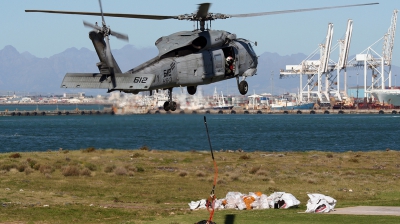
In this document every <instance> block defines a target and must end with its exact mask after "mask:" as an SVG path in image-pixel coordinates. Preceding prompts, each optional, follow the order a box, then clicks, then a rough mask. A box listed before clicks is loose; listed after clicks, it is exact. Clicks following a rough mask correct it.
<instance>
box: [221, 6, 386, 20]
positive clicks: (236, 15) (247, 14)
mask: <svg viewBox="0 0 400 224" xmlns="http://www.w3.org/2000/svg"><path fill="white" fill-rule="evenodd" d="M377 4H379V3H366V4H356V5H342V6H330V7H321V8H309V9H292V10H282V11H273V12H259V13H246V14H233V15H229V17H252V16H266V15H276V14H284V13H294V12H306V11H316V10H325V9H336V8H347V7H356V6H367V5H377Z"/></svg>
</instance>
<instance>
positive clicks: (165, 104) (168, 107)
mask: <svg viewBox="0 0 400 224" xmlns="http://www.w3.org/2000/svg"><path fill="white" fill-rule="evenodd" d="M169 109H170V105H169V102H168V101H165V102H164V110H165V111H169Z"/></svg>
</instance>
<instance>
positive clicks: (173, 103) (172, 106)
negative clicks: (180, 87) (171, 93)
mask: <svg viewBox="0 0 400 224" xmlns="http://www.w3.org/2000/svg"><path fill="white" fill-rule="evenodd" d="M169 107H170V109H171V111H175V110H176V102H175V101H172V102H171V103H170V105H169Z"/></svg>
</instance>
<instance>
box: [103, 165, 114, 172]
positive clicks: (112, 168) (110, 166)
mask: <svg viewBox="0 0 400 224" xmlns="http://www.w3.org/2000/svg"><path fill="white" fill-rule="evenodd" d="M114 169H115V165H109V166H106V167H105V168H104V172H106V173H111V172H113V171H114Z"/></svg>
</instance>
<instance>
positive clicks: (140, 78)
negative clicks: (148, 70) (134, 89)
mask: <svg viewBox="0 0 400 224" xmlns="http://www.w3.org/2000/svg"><path fill="white" fill-rule="evenodd" d="M146 81H147V77H135V79H134V80H133V83H146Z"/></svg>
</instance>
